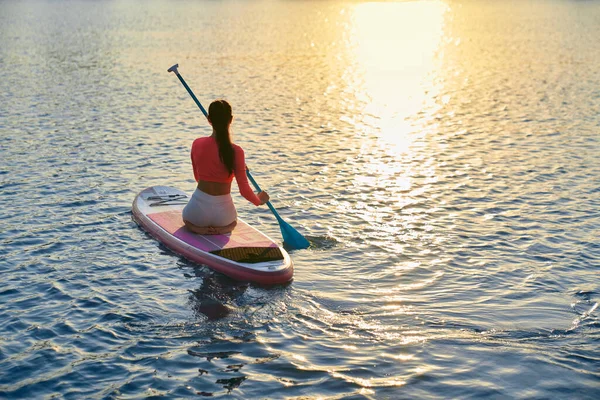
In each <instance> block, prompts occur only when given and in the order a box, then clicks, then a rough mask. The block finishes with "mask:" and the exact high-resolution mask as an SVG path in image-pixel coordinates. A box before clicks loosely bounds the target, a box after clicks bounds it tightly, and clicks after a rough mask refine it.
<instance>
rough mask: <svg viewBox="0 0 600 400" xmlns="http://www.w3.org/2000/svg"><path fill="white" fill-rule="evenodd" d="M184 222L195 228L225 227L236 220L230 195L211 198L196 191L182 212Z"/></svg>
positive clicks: (198, 190)
mask: <svg viewBox="0 0 600 400" xmlns="http://www.w3.org/2000/svg"><path fill="white" fill-rule="evenodd" d="M182 217H183V220H184V221H187V222H191V223H192V224H194V225H196V226H201V227H206V226H214V227H219V226H227V225H229V224H231V223H232V222H234V221H235V220H237V212H236V210H235V205H234V204H233V199H232V198H231V193H229V194H225V195H222V196H211V195H210V194H206V193H204V192H203V191H201V190H200V189H196V191H195V192H194V194H193V195H192V198H191V199H190V201H189V202H188V203H187V205H186V206H185V207H184V209H183V212H182Z"/></svg>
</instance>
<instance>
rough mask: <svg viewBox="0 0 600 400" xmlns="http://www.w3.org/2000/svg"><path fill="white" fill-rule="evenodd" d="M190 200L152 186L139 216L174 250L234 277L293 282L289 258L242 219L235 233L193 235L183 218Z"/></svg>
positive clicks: (137, 209)
mask: <svg viewBox="0 0 600 400" xmlns="http://www.w3.org/2000/svg"><path fill="white" fill-rule="evenodd" d="M188 200H189V196H188V195H187V194H186V193H185V192H182V191H181V190H178V189H175V188H171V187H167V186H153V187H149V188H147V189H144V190H143V191H142V192H141V193H140V194H138V195H137V196H136V198H135V200H134V201H133V207H132V209H133V218H134V220H135V221H136V222H137V223H138V225H140V226H141V227H142V228H143V229H145V230H146V231H147V232H148V233H150V234H151V235H152V236H153V237H154V238H156V239H157V240H158V241H159V242H161V243H162V244H164V245H165V246H167V247H168V248H169V249H171V250H173V251H174V252H176V253H178V254H180V255H182V256H184V257H185V258H187V259H189V260H191V261H194V262H197V263H200V264H205V265H207V266H209V267H210V268H212V269H213V270H215V271H218V272H221V273H223V274H225V275H227V276H229V277H231V278H233V279H236V280H240V281H249V282H256V283H260V284H266V285H273V284H280V283H286V282H288V281H290V280H291V279H292V276H293V274H294V268H293V266H292V259H291V258H290V256H289V254H288V253H287V252H286V251H285V250H284V249H283V248H281V247H279V246H278V245H277V243H275V242H274V241H273V240H272V239H271V238H269V237H268V236H267V235H265V234H263V233H261V232H260V231H258V230H257V229H255V228H253V227H251V226H250V225H248V224H247V223H245V222H244V221H242V220H240V219H239V218H238V220H237V225H236V227H235V229H234V230H233V232H231V233H227V234H223V235H199V234H196V233H193V232H191V231H189V230H188V229H187V228H186V227H185V224H184V223H183V219H182V218H181V211H182V210H183V208H184V207H185V205H186V204H187V202H188Z"/></svg>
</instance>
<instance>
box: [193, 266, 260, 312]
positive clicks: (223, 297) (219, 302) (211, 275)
mask: <svg viewBox="0 0 600 400" xmlns="http://www.w3.org/2000/svg"><path fill="white" fill-rule="evenodd" d="M194 273H195V275H196V276H197V277H198V276H199V275H200V277H201V278H202V283H201V284H200V286H199V287H198V288H197V289H194V290H190V291H189V292H190V295H189V304H190V306H191V308H192V310H193V311H194V313H195V314H196V315H197V316H201V315H204V316H205V317H206V318H208V320H217V319H221V318H224V317H226V316H228V315H229V314H230V313H231V311H232V310H233V306H232V305H231V304H234V303H235V301H236V299H237V298H239V297H240V296H242V295H243V294H244V293H245V292H246V289H248V286H249V284H248V283H245V282H238V281H235V280H233V279H231V278H228V277H227V276H225V275H222V274H219V273H215V272H212V271H208V270H207V269H206V268H203V267H199V266H194Z"/></svg>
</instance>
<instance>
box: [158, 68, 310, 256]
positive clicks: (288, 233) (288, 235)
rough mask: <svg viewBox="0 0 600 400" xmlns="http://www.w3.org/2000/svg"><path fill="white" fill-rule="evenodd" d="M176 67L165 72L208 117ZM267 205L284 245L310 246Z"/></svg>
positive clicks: (293, 247)
mask: <svg viewBox="0 0 600 400" xmlns="http://www.w3.org/2000/svg"><path fill="white" fill-rule="evenodd" d="M177 68H179V64H175V65H173V66H172V67H171V68H169V69H168V70H167V72H175V75H177V78H179V81H180V82H181V83H182V85H183V87H184V88H185V89H186V90H187V92H188V93H189V94H190V96H191V97H192V99H193V100H194V102H195V103H196V105H197V106H198V108H200V110H201V111H202V113H203V114H204V116H205V117H206V118H208V113H207V112H206V110H205V109H204V107H202V104H200V102H199V101H198V99H197V98H196V96H195V95H194V92H192V89H190V87H189V86H188V85H187V83H185V80H184V79H183V77H182V76H181V75H180V74H179V71H178V70H177ZM246 175H247V176H248V179H250V182H252V185H254V187H255V188H256V190H258V191H259V192H261V191H262V190H261V189H260V187H259V186H258V184H257V183H256V181H255V180H254V178H253V177H252V175H251V174H250V171H249V170H248V168H246ZM267 206H268V207H269V209H270V210H271V212H272V213H273V215H275V218H277V222H278V223H279V229H280V230H281V236H283V243H284V244H285V245H286V247H288V248H290V249H306V248H308V246H310V243H309V241H308V240H306V238H305V237H304V236H302V235H301V234H300V232H298V231H297V230H296V229H294V228H293V227H292V226H291V225H290V224H288V223H287V222H285V221H284V220H283V219H282V218H281V217H280V216H279V213H278V212H277V210H275V207H273V205H272V204H271V202H270V201H268V202H267Z"/></svg>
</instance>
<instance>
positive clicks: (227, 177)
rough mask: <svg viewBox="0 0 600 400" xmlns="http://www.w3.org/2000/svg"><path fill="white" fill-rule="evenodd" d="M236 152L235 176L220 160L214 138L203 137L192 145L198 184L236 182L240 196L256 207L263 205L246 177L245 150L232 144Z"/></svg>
mask: <svg viewBox="0 0 600 400" xmlns="http://www.w3.org/2000/svg"><path fill="white" fill-rule="evenodd" d="M232 146H233V151H234V162H233V174H230V173H229V172H228V171H227V168H226V167H225V165H224V164H223V163H222V162H221V159H220V158H219V147H218V146H217V141H216V140H215V138H214V137H212V136H208V137H201V138H198V139H196V140H194V143H193V144H192V153H191V158H192V168H193V169H194V178H195V179H196V182H198V181H199V180H200V179H201V180H203V181H208V182H221V183H230V182H231V181H233V176H234V175H235V180H236V182H237V184H238V187H239V189H240V194H241V195H242V196H244V198H246V199H247V200H248V201H249V202H251V203H252V204H254V205H255V206H259V205H260V204H261V201H260V199H259V198H258V196H257V195H256V194H255V193H254V192H253V191H252V189H251V188H250V185H249V184H248V178H247V177H246V161H245V159H244V150H242V148H241V147H240V146H238V145H237V144H232Z"/></svg>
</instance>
